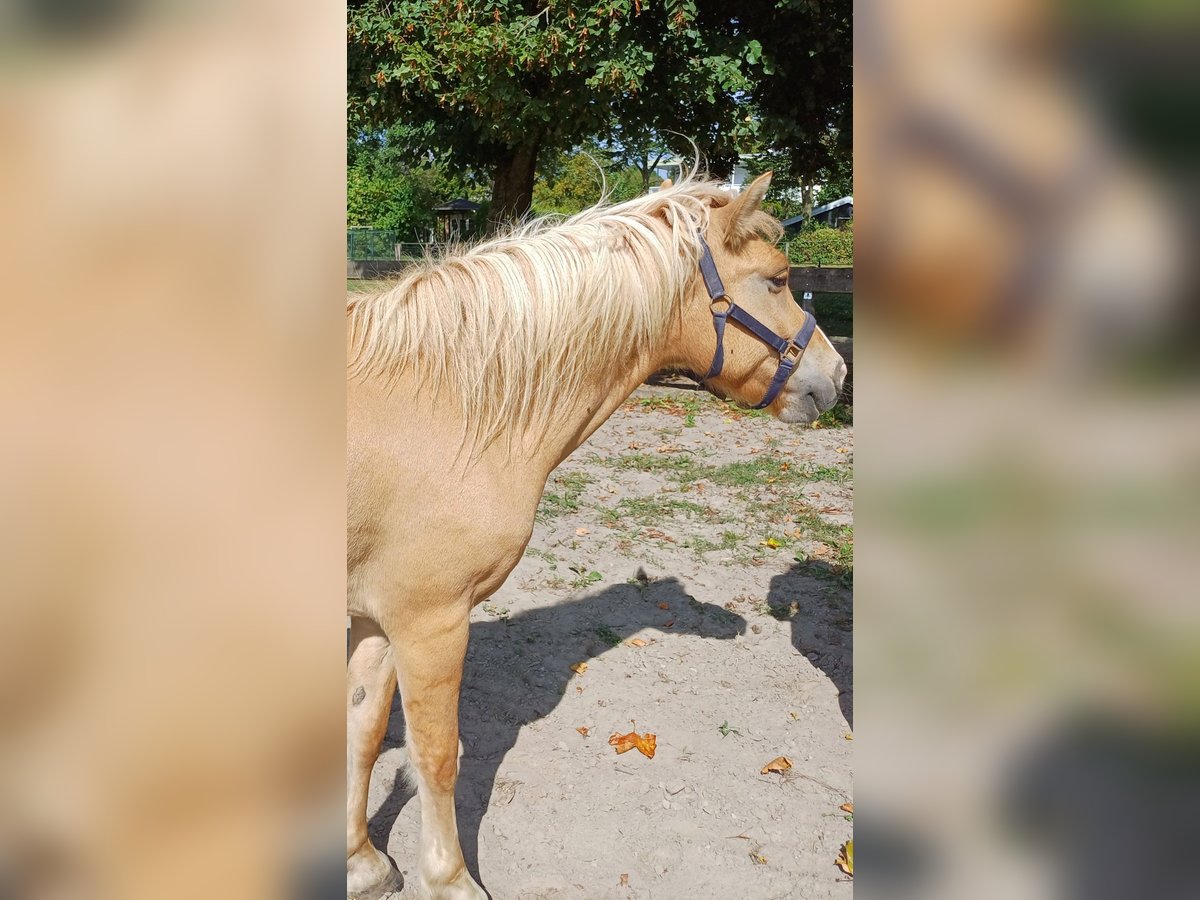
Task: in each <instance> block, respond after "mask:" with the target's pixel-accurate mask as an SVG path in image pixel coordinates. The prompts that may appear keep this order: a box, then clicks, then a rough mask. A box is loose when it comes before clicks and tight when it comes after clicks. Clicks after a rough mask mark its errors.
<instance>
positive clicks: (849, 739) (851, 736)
mask: <svg viewBox="0 0 1200 900" xmlns="http://www.w3.org/2000/svg"><path fill="white" fill-rule="evenodd" d="M846 740H848V741H852V740H854V735H852V734H847V735H846Z"/></svg>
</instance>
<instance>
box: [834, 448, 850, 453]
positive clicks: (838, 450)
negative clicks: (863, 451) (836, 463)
mask: <svg viewBox="0 0 1200 900" xmlns="http://www.w3.org/2000/svg"><path fill="white" fill-rule="evenodd" d="M836 452H837V453H849V452H850V448H849V447H838V448H837V451H836Z"/></svg>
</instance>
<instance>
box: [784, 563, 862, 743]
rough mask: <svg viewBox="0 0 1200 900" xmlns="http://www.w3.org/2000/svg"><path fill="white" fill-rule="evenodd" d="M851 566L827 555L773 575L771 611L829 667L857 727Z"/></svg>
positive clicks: (803, 649)
mask: <svg viewBox="0 0 1200 900" xmlns="http://www.w3.org/2000/svg"><path fill="white" fill-rule="evenodd" d="M852 577H853V570H852V569H846V568H843V567H841V566H837V565H831V564H829V563H827V562H825V561H824V560H816V559H814V560H809V561H807V562H797V563H794V564H793V565H792V567H791V568H790V569H788V570H787V571H786V572H784V573H783V574H782V575H776V576H775V577H774V578H772V579H771V589H770V593H768V594H767V606H768V607H769V608H770V612H771V615H773V616H774V617H775V618H777V619H780V620H786V621H788V622H790V623H791V626H792V646H793V647H795V648H796V651H797V652H798V653H800V654H802V655H803V656H805V657H807V658H808V660H809V662H811V663H812V664H813V665H814V666H816V667H817V668H818V669H820V670H821V671H822V672H824V673H825V675H826V677H828V678H829V680H830V681H832V682H833V685H834V687H836V688H837V691H838V706H839V707H840V708H841V711H842V716H843V717H845V719H846V724H847V725H848V726H849V727H850V728H851V730H853V728H854V648H853V633H852V631H851V628H852V627H853V624H854V603H853V592H852V591H851V590H850V582H851V579H852Z"/></svg>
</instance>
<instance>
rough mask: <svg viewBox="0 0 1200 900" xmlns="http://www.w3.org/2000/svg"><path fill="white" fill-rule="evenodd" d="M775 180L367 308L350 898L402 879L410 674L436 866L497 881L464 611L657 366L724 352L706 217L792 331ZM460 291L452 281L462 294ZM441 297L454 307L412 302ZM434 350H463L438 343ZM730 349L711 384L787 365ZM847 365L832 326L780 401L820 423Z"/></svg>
mask: <svg viewBox="0 0 1200 900" xmlns="http://www.w3.org/2000/svg"><path fill="white" fill-rule="evenodd" d="M768 183H769V176H764V177H763V178H761V179H759V181H757V182H755V184H754V185H752V186H751V188H750V189H748V190H747V191H746V193H745V194H743V195H742V196H741V197H739V198H737V199H734V200H732V201H731V200H729V198H728V197H727V195H722V194H720V193H719V192H718V191H717V190H716V189H715V188H713V187H712V186H711V185H709V184H708V183H705V182H700V181H689V182H685V183H684V184H681V185H679V186H677V187H675V188H672V189H670V190H667V191H663V192H662V194H661V195H651V196H650V197H647V198H641V199H639V200H636V201H631V202H630V203H627V204H623V205H621V206H618V207H614V208H613V209H611V210H595V211H590V212H588V213H584V214H581V216H579V217H576V218H575V219H573V220H570V221H568V222H567V223H565V224H564V225H562V226H558V227H552V228H549V229H545V230H544V231H543V232H538V233H535V234H532V235H518V236H517V238H516V239H502V240H501V241H499V242H496V243H495V244H493V245H485V246H484V247H481V248H479V249H477V250H476V251H472V252H471V253H468V254H466V255H465V256H464V257H460V258H457V259H455V260H452V261H448V262H446V263H442V264H441V265H439V266H434V267H430V268H429V269H428V270H425V271H423V272H420V273H416V274H414V275H413V276H411V277H410V278H408V279H406V280H405V281H402V282H401V283H400V285H399V286H398V287H397V288H396V289H395V291H394V292H393V293H392V294H391V295H385V296H384V297H382V298H376V299H375V300H374V301H373V302H374V306H373V307H371V308H368V309H355V308H354V307H355V302H352V303H351V308H350V309H349V310H348V319H349V332H350V350H351V358H352V360H355V361H356V362H355V363H354V365H353V366H352V373H351V378H350V379H349V382H348V397H347V441H348V467H349V471H348V480H349V481H348V509H347V526H348V536H347V579H348V581H347V587H348V596H347V605H348V611H349V613H350V615H351V635H350V660H349V664H348V679H347V704H348V731H347V741H348V747H347V780H348V785H347V787H348V794H347V796H348V807H347V816H348V818H347V892H348V894H350V895H351V896H357V897H377V896H382V895H383V894H384V893H386V892H387V891H388V890H394V889H396V888H397V887H398V884H399V879H398V875H397V874H396V873H395V871H394V869H393V867H392V865H391V863H390V861H389V860H388V858H387V857H386V856H385V855H384V854H383V853H381V852H380V851H379V850H377V849H376V848H375V847H374V846H372V844H371V843H370V841H369V839H368V837H367V824H366V802H367V788H368V785H369V780H370V773H371V769H372V767H373V765H374V762H375V759H376V757H377V755H378V750H379V745H380V741H381V740H382V737H383V734H384V732H385V730H386V727H387V716H388V711H389V708H390V704H391V698H392V693H393V691H394V690H395V688H396V685H397V682H398V683H399V688H400V694H401V700H402V703H403V706H404V713H405V721H406V725H407V729H408V731H407V745H408V749H409V757H410V763H411V769H412V774H413V776H414V778H415V781H416V787H417V792H418V796H419V797H420V801H421V813H422V825H421V828H422V830H421V849H420V860H419V871H420V874H421V878H422V880H423V881H424V883H425V886H426V888H427V889H428V890H429V891H430V892H431V893H432V894H433V896H435V897H438V898H479V897H485V896H486V894H485V893H484V892H483V890H482V889H481V888H480V887H479V886H478V884H476V883H475V881H474V880H473V879H472V878H471V876H470V874H469V873H468V872H467V870H466V867H465V865H464V862H463V857H462V852H461V849H460V848H459V843H458V831H457V824H456V820H455V811H454V783H455V778H456V776H457V771H458V753H459V749H460V748H459V743H458V698H459V689H460V686H461V680H462V670H463V661H464V658H465V654H466V645H467V632H468V618H469V613H470V610H471V608H472V607H473V606H474V605H476V604H477V603H480V602H482V601H483V600H484V599H486V598H487V597H488V596H490V595H491V593H492V592H494V591H495V590H496V589H497V588H498V587H499V586H500V585H501V584H502V583H503V581H504V579H505V578H506V577H507V576H508V574H509V573H510V572H511V571H512V569H513V568H514V567H515V566H516V564H517V562H518V561H519V560H520V558H521V555H522V553H523V552H524V550H525V546H526V544H527V543H528V541H529V538H530V536H531V534H532V529H533V519H534V513H535V511H536V508H537V503H538V500H539V499H540V497H541V494H542V491H543V489H544V487H545V484H546V480H547V478H548V477H549V475H550V473H551V472H552V471H553V469H554V468H555V467H556V466H557V465H558V464H559V463H560V462H561V461H562V460H563V459H565V458H566V457H567V456H568V455H569V454H570V453H571V451H572V450H574V449H575V448H576V447H578V446H579V445H580V444H581V443H583V441H584V440H586V439H587V437H588V436H589V435H590V434H591V433H592V432H594V431H595V430H596V429H597V428H598V427H599V426H600V425H601V424H603V422H604V421H605V420H606V419H607V418H608V416H609V415H611V414H612V412H613V411H614V410H615V409H616V408H617V406H619V405H620V403H621V402H622V401H624V400H625V399H626V398H627V397H628V396H629V395H630V394H631V393H632V392H633V390H634V389H635V388H636V387H637V386H638V385H639V384H640V383H641V382H642V381H644V380H645V378H647V377H648V376H649V375H650V374H651V373H652V372H654V371H655V370H656V369H658V368H661V367H663V366H666V365H679V366H687V367H689V368H691V369H693V370H694V371H704V370H705V369H706V368H707V367H708V362H709V359H711V357H712V354H713V348H714V343H715V338H714V336H713V326H712V318H711V314H710V306H709V300H708V297H707V296H705V295H704V293H703V287H702V285H699V284H698V281H699V279H698V277H697V275H698V270H697V268H696V260H697V258H698V254H699V249H698V241H697V239H696V237H695V235H696V233H697V231H698V230H699V229H702V228H703V229H706V230H707V234H708V240H709V242H710V244H712V245H713V251H712V252H713V256H714V258H715V259H716V262H717V264H718V266H720V268H721V272H722V275H723V276H724V278H725V281H726V285H727V286H728V288H729V291H730V295H731V296H733V297H735V298H737V301H738V302H739V305H744V306H745V307H747V308H751V309H753V311H754V314H755V315H757V316H759V318H760V319H762V320H763V321H765V322H767V323H768V325H769V326H770V327H774V328H778V329H779V330H780V331H781V332H784V333H787V334H791V333H793V332H794V331H796V329H797V327H798V326H799V325H800V324H802V323H803V321H804V315H805V314H804V313H803V312H802V311H801V310H800V309H799V307H797V306H796V305H795V303H794V302H793V301H792V300H791V298H790V295H789V294H787V293H786V287H784V288H783V289H782V290H781V289H780V288H779V286H778V284H779V278H778V276H779V273H780V272H781V271H782V273H783V275H784V279H783V284H784V285H786V271H787V263H786V259H784V258H783V257H782V255H781V254H780V253H779V252H778V251H777V250H775V249H774V248H773V247H771V246H770V245H769V244H767V243H766V242H764V241H762V240H761V239H759V237H758V232H760V231H764V230H765V231H767V232H768V233H769V232H770V231H771V230H772V226H771V223H772V222H773V220H770V219H769V217H766V216H765V214H763V213H761V212H760V211H759V210H758V205H759V203H760V202H761V199H762V196H763V194H764V193H765V191H766V188H767V184H768ZM775 227H777V226H775ZM539 242H540V243H539ZM564 242H565V243H564ZM539 253H541V254H542V255H540V256H539ZM476 262H478V265H475V263H476ZM605 266H607V267H609V269H608V270H606V269H605V268H604V267H605ZM614 270H619V271H614ZM481 273H482V274H481ZM431 286H432V287H434V288H437V289H438V290H436V291H432V290H431ZM454 286H457V287H458V288H459V293H458V294H457V295H456V296H451V295H449V294H448V293H446V290H445V289H447V288H450V287H454ZM464 287H468V288H471V289H473V290H475V291H476V293H475V295H471V294H470V293H469V292H464V291H462V288H464ZM423 290H430V291H431V293H430V296H425V297H422V296H421V292H422V291H423ZM539 292H541V294H540V295H539ZM555 292H557V293H555ZM439 293H440V294H441V296H440V298H439V299H440V300H441V302H442V303H444V304H448V305H447V306H443V307H438V308H437V309H436V310H434V309H427V308H422V307H420V306H418V305H416V304H420V303H422V302H425V303H432V302H434V297H435V296H436V295H437V294H439ZM405 304H409V305H410V306H409V308H408V309H407V310H406V309H405ZM572 304H574V305H572ZM589 304H590V306H589ZM619 304H629V305H630V306H629V307H628V308H620V307H619V306H618V305H619ZM614 307H615V308H614ZM734 331H735V329H733V328H731V329H730V332H731V333H732V332H734ZM414 332H419V333H420V335H421V341H418V340H416V339H415V338H414V337H413V333H414ZM422 342H428V345H429V347H428V354H426V355H423V351H422V347H423V346H424V344H423V343H422ZM489 342H490V343H489ZM520 342H528V343H530V344H532V345H535V346H532V347H527V346H525V345H524V344H522V343H520ZM480 344H483V345H485V346H483V347H481V346H480ZM468 345H469V346H468ZM439 348H440V349H441V350H442V351H447V350H450V349H451V348H453V350H454V355H455V356H456V358H454V359H447V358H446V354H445V352H443V354H442V355H441V356H435V355H434V354H436V353H437V351H438V349H439ZM725 356H726V365H725V368H724V370H723V371H722V373H721V376H720V378H719V379H714V381H713V387H714V388H716V389H719V390H721V391H723V392H725V393H728V394H730V395H732V396H734V397H735V398H737V399H739V400H745V401H749V402H754V401H755V400H757V399H758V398H759V397H761V396H762V394H763V392H764V389H765V386H766V385H767V383H768V382H769V381H770V380H771V377H772V375H773V374H774V372H775V368H776V365H775V364H776V362H777V359H776V357H775V356H774V354H773V353H772V352H771V351H770V349H769V348H768V347H767V346H765V345H763V344H761V343H759V342H758V341H756V340H755V339H754V338H753V337H751V336H749V335H747V334H744V333H738V334H736V335H733V334H731V335H730V336H729V337H727V338H726V351H725ZM844 375H845V365H844V363H843V362H842V361H841V359H840V357H838V355H837V353H836V351H834V350H833V348H832V347H831V346H830V345H829V343H828V341H827V340H826V339H825V338H824V336H823V335H822V334H821V333H820V332H819V331H818V332H817V335H816V338H815V339H814V340H813V342H812V343H811V344H810V346H809V348H808V349H807V350H806V352H805V354H804V356H803V358H802V359H801V362H800V365H799V367H798V369H797V371H796V374H795V376H794V377H793V378H792V379H791V381H790V382H789V384H788V386H787V388H786V389H785V390H784V392H783V393H782V394H781V395H780V396H779V397H778V399H776V400H775V401H774V402H773V403H772V404H771V406H770V407H769V409H770V410H771V411H772V412H774V413H775V414H777V415H781V416H782V417H785V418H787V419H789V420H797V419H803V420H811V419H812V418H813V417H815V416H816V415H817V414H819V412H820V411H821V410H822V409H824V408H828V406H830V405H832V403H833V402H834V400H835V399H836V395H837V392H838V390H839V389H840V386H841V380H842V378H843V377H844ZM531 379H533V380H536V382H537V383H532V384H531V383H530V380H531Z"/></svg>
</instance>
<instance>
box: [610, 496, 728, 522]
mask: <svg viewBox="0 0 1200 900" xmlns="http://www.w3.org/2000/svg"><path fill="white" fill-rule="evenodd" d="M683 514H687V515H689V516H698V517H702V518H708V517H709V516H710V513H709V509H708V507H707V506H702V505H701V504H699V503H694V502H692V501H691V500H680V499H678V498H677V497H673V496H669V495H668V496H663V495H661V494H660V495H655V496H651V497H625V498H623V499H622V500H621V501H620V502H619V503H617V505H616V506H613V507H607V508H602V509H601V510H600V518H601V520H602V521H603V522H604V524H606V525H610V526H611V525H619V524H621V523H622V522H637V523H638V524H639V525H657V524H658V523H659V522H661V521H663V520H664V519H673V518H675V517H676V516H678V515H683Z"/></svg>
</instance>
